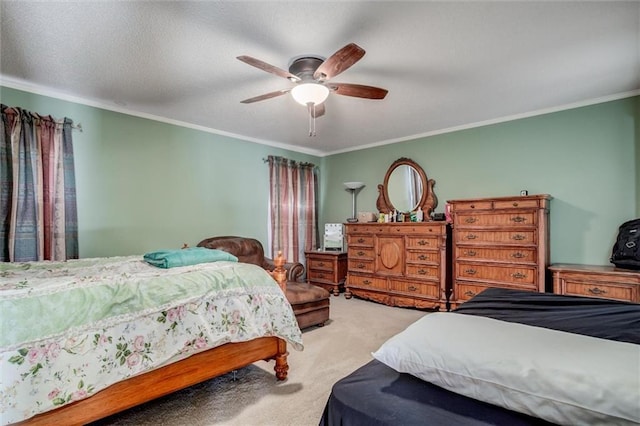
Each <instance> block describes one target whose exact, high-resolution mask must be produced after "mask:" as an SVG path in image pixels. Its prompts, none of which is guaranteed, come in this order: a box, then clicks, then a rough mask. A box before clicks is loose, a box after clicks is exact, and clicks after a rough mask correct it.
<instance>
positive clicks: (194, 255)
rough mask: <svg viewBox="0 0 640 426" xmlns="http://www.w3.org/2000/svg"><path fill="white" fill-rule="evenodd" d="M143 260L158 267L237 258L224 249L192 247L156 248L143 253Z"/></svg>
mask: <svg viewBox="0 0 640 426" xmlns="http://www.w3.org/2000/svg"><path fill="white" fill-rule="evenodd" d="M144 260H145V261H146V262H147V263H149V264H151V265H153V266H157V267H158V268H175V267H176V266H188V265H197V264H198V263H206V262H217V261H219V260H228V261H230V262H237V261H238V258H237V257H235V256H234V255H232V254H230V253H227V252H226V251H222V250H216V249H208V248H204V247H193V248H186V249H180V250H158V251H153V252H150V253H146V254H145V255H144Z"/></svg>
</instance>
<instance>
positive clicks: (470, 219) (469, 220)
mask: <svg viewBox="0 0 640 426" xmlns="http://www.w3.org/2000/svg"><path fill="white" fill-rule="evenodd" d="M477 220H478V219H476V218H475V217H468V218H466V219H465V220H464V221H465V222H467V223H475V222H476V221H477Z"/></svg>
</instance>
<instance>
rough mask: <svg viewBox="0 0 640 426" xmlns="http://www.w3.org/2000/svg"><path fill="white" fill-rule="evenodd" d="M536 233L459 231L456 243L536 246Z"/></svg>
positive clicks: (519, 231)
mask: <svg viewBox="0 0 640 426" xmlns="http://www.w3.org/2000/svg"><path fill="white" fill-rule="evenodd" d="M536 235H537V233H536V231H534V230H517V231H485V230H459V231H458V232H456V233H455V237H454V238H455V242H456V243H458V244H485V243H492V244H523V245H527V244H528V245H535V244H536V243H537V241H536Z"/></svg>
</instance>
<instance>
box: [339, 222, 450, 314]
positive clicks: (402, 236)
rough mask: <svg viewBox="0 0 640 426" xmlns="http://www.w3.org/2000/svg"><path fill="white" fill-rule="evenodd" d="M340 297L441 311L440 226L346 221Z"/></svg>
mask: <svg viewBox="0 0 640 426" xmlns="http://www.w3.org/2000/svg"><path fill="white" fill-rule="evenodd" d="M346 235H347V245H348V249H347V253H348V267H347V281H346V284H345V297H346V298H350V297H351V296H352V295H356V296H358V297H362V298H365V299H369V300H373V301H376V302H379V303H384V304H386V305H391V306H403V307H416V308H429V309H440V310H445V309H446V303H447V300H446V279H447V267H446V265H447V262H446V256H447V251H446V248H447V224H446V223H445V222H403V223H378V224H373V223H349V224H347V225H346Z"/></svg>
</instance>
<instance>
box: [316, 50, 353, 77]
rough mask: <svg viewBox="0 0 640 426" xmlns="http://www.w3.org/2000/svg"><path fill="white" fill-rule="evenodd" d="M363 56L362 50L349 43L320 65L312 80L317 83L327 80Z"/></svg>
mask: <svg viewBox="0 0 640 426" xmlns="http://www.w3.org/2000/svg"><path fill="white" fill-rule="evenodd" d="M364 54H365V51H364V49H363V48H361V47H360V46H358V45H357V44H355V43H349V44H347V45H346V46H345V47H343V48H342V49H340V50H338V51H337V52H336V53H334V54H333V55H331V56H330V57H328V58H327V59H326V60H325V61H324V62H323V63H322V64H320V66H319V67H318V69H316V71H315V72H314V73H313V78H314V79H316V80H319V81H324V80H329V79H330V78H333V77H335V76H336V75H338V74H340V73H341V72H343V71H345V70H346V69H347V68H349V67H351V65H353V64H355V63H356V62H358V61H359V60H360V59H362V57H363V56H364Z"/></svg>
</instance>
